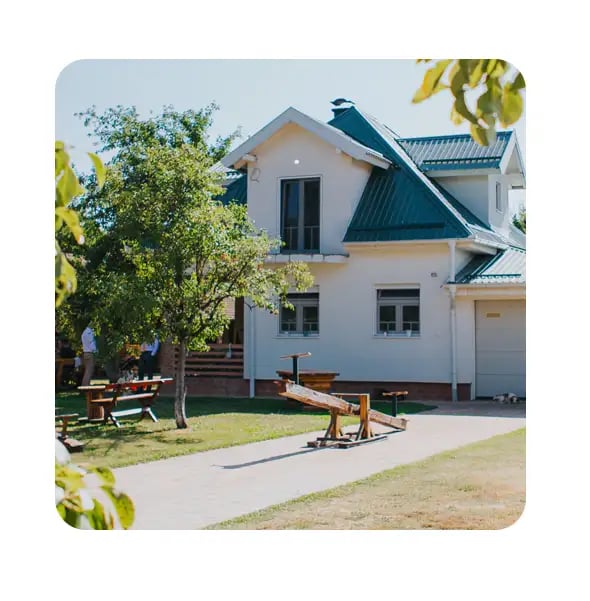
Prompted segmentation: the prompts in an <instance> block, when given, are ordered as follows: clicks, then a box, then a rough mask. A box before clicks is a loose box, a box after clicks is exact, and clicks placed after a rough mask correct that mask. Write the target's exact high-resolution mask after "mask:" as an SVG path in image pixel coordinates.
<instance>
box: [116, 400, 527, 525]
mask: <svg viewBox="0 0 590 601" xmlns="http://www.w3.org/2000/svg"><path fill="white" fill-rule="evenodd" d="M472 405H473V404H470V403H453V404H451V403H448V404H444V403H439V407H438V409H436V410H435V411H432V412H428V413H421V414H417V415H410V416H408V417H409V420H410V421H409V423H408V429H407V430H406V431H405V432H399V433H395V434H391V435H389V436H388V437H387V438H386V439H384V440H379V441H375V442H372V443H368V444H364V445H360V446H358V447H353V448H348V449H339V448H320V449H314V448H308V447H307V446H306V443H307V441H308V440H314V439H315V437H316V436H320V435H322V434H323V432H316V433H307V434H301V435H297V436H289V437H286V438H280V439H277V440H268V441H263V442H257V443H252V444H247V445H241V446H236V447H231V448H226V449H217V450H214V451H206V452H204V453H196V454H194V455H186V456H183V457H175V458H172V459H165V460H162V461H155V462H151V463H146V464H142V465H134V466H129V467H124V468H119V469H116V470H114V471H115V475H116V478H117V486H118V487H120V489H121V490H124V491H125V492H126V493H128V494H129V495H130V496H131V498H132V499H133V501H134V503H135V509H136V518H135V523H134V526H133V528H134V529H139V530H148V529H156V530H162V529H164V530H177V529H180V530H189V529H195V528H196V529H198V528H203V527H205V526H208V525H211V524H215V523H217V522H220V521H223V520H226V519H229V518H233V517H237V516H239V515H244V514H246V513H250V512H252V511H256V510H258V509H263V508H264V507H268V506H269V505H274V504H276V503H281V502H284V501H287V500H290V499H294V498H297V497H300V496H301V495H304V494H308V493H312V492H317V491H321V490H324V489H328V488H333V487H334V486H338V485H340V484H345V483H347V482H353V481H355V480H359V479H360V478H365V477H367V476H370V475H371V474H374V473H377V472H381V471H383V470H386V469H389V468H392V467H395V466H397V465H402V464H404V463H411V462H413V461H417V460H420V459H424V458H426V457H429V456H431V455H435V454H436V453H440V452H442V451H445V450H448V449H453V448H456V447H459V446H462V445H465V444H468V443H471V442H475V441H478V440H483V439H486V438H489V437H491V436H495V435H496V434H504V433H506V432H510V431H512V430H516V429H518V428H522V427H523V426H524V424H525V418H524V405H515V406H498V405H497V404H491V403H488V404H487V405H485V404H484V403H482V402H476V403H475V405H473V406H472ZM347 429H348V428H347Z"/></svg>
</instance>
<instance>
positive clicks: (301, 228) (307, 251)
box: [278, 175, 322, 254]
mask: <svg viewBox="0 0 590 601" xmlns="http://www.w3.org/2000/svg"><path fill="white" fill-rule="evenodd" d="M313 180H317V182H318V185H319V198H318V205H319V206H318V213H319V223H318V225H317V226H316V227H317V228H318V232H317V236H318V247H317V248H313V249H304V248H303V246H304V245H305V225H304V223H305V203H304V198H305V193H304V191H305V185H301V186H300V189H299V208H300V211H299V215H298V224H297V227H298V230H299V231H298V243H297V248H285V247H281V250H280V252H281V253H283V254H285V253H286V254H313V253H319V252H320V249H321V244H322V235H321V234H322V178H321V177H320V176H319V175H305V176H300V177H281V178H279V215H278V217H279V227H278V231H279V236H280V238H281V240H284V237H283V236H284V232H283V187H284V184H285V183H286V182H295V181H298V182H301V183H302V184H304V182H306V181H313ZM300 242H301V244H300Z"/></svg>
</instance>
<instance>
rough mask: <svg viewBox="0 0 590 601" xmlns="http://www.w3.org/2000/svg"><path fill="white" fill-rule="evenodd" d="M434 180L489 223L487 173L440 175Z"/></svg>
mask: <svg viewBox="0 0 590 601" xmlns="http://www.w3.org/2000/svg"><path fill="white" fill-rule="evenodd" d="M435 179H436V178H435ZM436 181H437V182H438V183H439V184H440V185H441V186H442V187H443V188H444V189H445V190H447V191H448V192H450V193H451V194H452V195H453V196H454V197H455V198H456V199H457V200H458V201H459V202H460V203H461V204H462V205H464V206H465V207H467V208H468V209H469V210H470V211H471V212H472V213H473V214H474V215H475V216H477V217H479V218H480V219H481V220H482V221H484V222H485V223H489V217H488V212H489V198H488V193H489V192H488V176H487V175H473V176H451V177H441V178H440V179H437V180H436Z"/></svg>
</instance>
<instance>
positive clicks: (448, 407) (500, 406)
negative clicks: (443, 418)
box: [422, 400, 526, 418]
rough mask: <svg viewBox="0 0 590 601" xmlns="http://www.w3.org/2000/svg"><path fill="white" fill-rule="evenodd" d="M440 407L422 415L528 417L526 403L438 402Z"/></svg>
mask: <svg viewBox="0 0 590 601" xmlns="http://www.w3.org/2000/svg"><path fill="white" fill-rule="evenodd" d="M436 404H437V405H438V406H437V408H436V409H432V410H431V411H424V412H423V413H422V415H472V416H476V417H518V418H522V417H526V403H525V402H523V401H521V402H520V403H514V404H507V403H498V402H497V401H490V400H483V401H457V402H455V403H452V402H450V401H437V403H436Z"/></svg>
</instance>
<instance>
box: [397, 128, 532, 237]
mask: <svg viewBox="0 0 590 601" xmlns="http://www.w3.org/2000/svg"><path fill="white" fill-rule="evenodd" d="M398 141H399V143H400V145H401V146H402V147H403V148H404V150H405V151H406V152H407V153H408V154H409V155H410V157H411V158H412V160H413V161H414V162H415V163H416V165H417V166H418V168H419V169H420V170H421V171H422V172H423V173H424V174H425V175H427V176H428V177H429V178H430V179H432V180H434V181H436V182H437V183H438V184H440V185H441V186H442V187H443V188H444V189H445V190H447V191H448V192H449V193H450V194H452V195H453V196H454V197H455V198H456V199H457V200H458V201H459V202H461V203H462V204H463V205H464V206H465V207H467V208H468V209H469V210H470V211H472V212H473V214H474V215H475V216H477V217H478V218H479V219H481V220H482V221H483V222H484V223H486V224H488V225H489V226H491V227H493V228H494V229H496V230H501V231H503V232H508V231H509V230H510V224H511V222H512V215H511V213H510V210H509V192H510V190H515V189H517V190H523V189H525V183H526V180H525V171H524V164H523V161H522V156H521V153H520V148H519V146H518V141H517V138H516V133H515V132H514V131H501V132H498V134H497V137H496V141H495V142H494V143H493V144H491V145H490V146H480V145H479V144H477V143H476V142H474V141H473V139H472V138H471V136H470V135H469V134H462V135H451V136H431V137H423V138H404V139H400V140H398Z"/></svg>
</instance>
